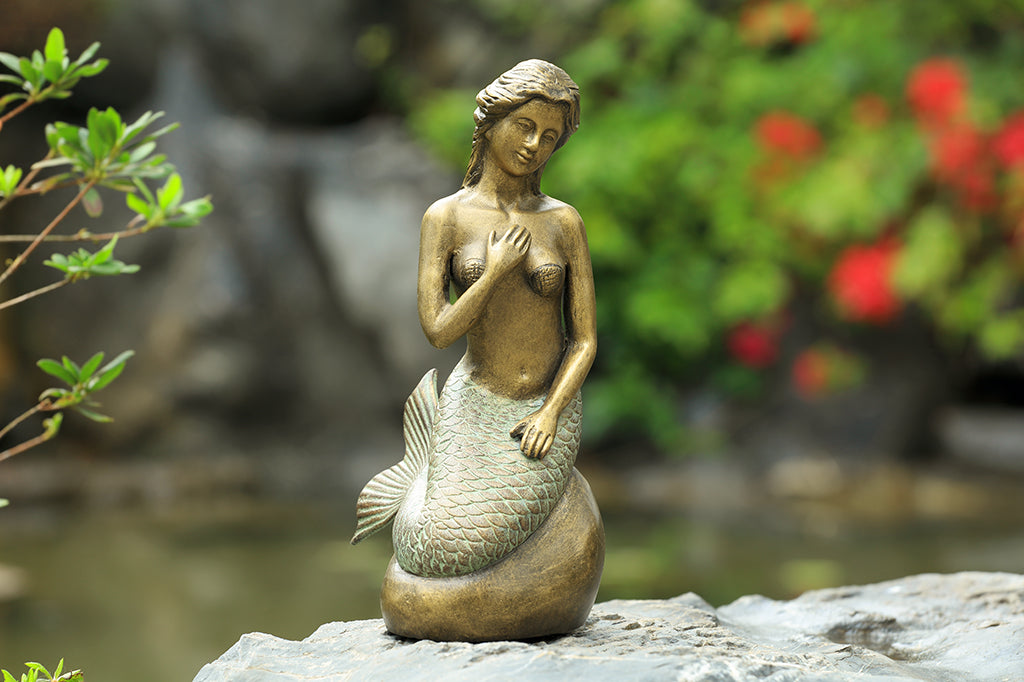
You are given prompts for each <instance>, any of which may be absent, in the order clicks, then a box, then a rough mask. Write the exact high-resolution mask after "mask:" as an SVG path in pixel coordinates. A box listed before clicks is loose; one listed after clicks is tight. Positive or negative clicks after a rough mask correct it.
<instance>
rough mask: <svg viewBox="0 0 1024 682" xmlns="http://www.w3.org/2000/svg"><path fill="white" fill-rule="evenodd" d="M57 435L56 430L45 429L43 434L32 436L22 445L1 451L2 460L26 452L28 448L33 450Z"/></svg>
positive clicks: (0, 459)
mask: <svg viewBox="0 0 1024 682" xmlns="http://www.w3.org/2000/svg"><path fill="white" fill-rule="evenodd" d="M55 435H57V433H56V432H55V431H51V430H50V429H46V430H45V431H43V432H42V433H41V434H39V435H38V436H36V437H35V438H32V439H31V440H27V441H25V442H24V443H22V444H21V445H15V446H14V447H13V448H8V449H7V450H4V451H3V452H0V462H2V461H4V460H5V459H9V458H11V457H14V456H15V455H20V454H21V453H23V452H25V451H26V450H31V449H32V448H34V447H35V446H37V445H42V444H43V443H45V442H46V441H48V440H50V439H51V438H53V437H54V436H55Z"/></svg>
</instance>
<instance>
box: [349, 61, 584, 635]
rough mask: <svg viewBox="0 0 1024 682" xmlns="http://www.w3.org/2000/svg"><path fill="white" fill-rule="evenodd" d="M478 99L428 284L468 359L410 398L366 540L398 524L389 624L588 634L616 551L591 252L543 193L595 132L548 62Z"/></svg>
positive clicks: (426, 270)
mask: <svg viewBox="0 0 1024 682" xmlns="http://www.w3.org/2000/svg"><path fill="white" fill-rule="evenodd" d="M476 103H477V109H476V111H475V112H474V114H473V117H474V119H475V121H476V130H475V132H474V134H473V148H472V154H471V156H470V161H469V168H468V170H467V172H466V176H465V179H464V181H463V184H462V189H460V190H459V191H458V192H456V193H455V194H453V195H451V196H448V197H445V198H443V199H440V200H438V201H437V202H435V203H434V204H433V205H432V206H431V207H430V208H429V209H428V210H427V212H426V214H425V215H424V217H423V223H422V226H421V230H420V254H419V274H418V285H417V303H418V308H419V317H420V324H421V325H422V327H423V331H424V333H425V334H426V336H427V339H428V340H429V341H430V342H431V343H432V344H433V345H434V346H436V347H438V348H445V347H447V346H449V345H450V344H452V343H454V342H455V341H456V340H458V339H460V338H462V337H463V336H465V337H466V353H465V355H464V356H463V358H462V359H461V361H460V362H459V363H458V365H457V366H456V367H455V369H454V370H453V371H452V373H451V375H450V376H449V377H448V380H447V381H446V382H445V384H444V387H443V389H442V390H441V392H440V395H438V392H437V372H436V370H431V371H429V372H428V373H427V374H426V376H424V377H423V379H422V380H421V381H420V383H419V385H418V386H417V387H416V389H415V390H414V391H413V393H412V395H411V396H410V397H409V399H408V401H407V402H406V406H405V414H404V437H405V445H406V447H405V457H404V459H403V460H402V461H401V462H399V463H398V464H396V465H395V466H393V467H391V468H390V469H387V470H386V471H384V472H382V473H380V474H378V475H377V476H375V477H374V478H373V479H372V480H371V481H370V482H369V483H368V484H367V485H366V487H365V488H364V489H363V491H362V493H361V494H360V496H359V500H358V502H357V508H356V516H357V526H356V533H355V535H354V537H353V538H352V543H353V544H355V543H356V542H359V541H360V540H362V539H363V538H365V537H367V536H368V535H370V534H372V533H374V532H376V531H377V530H379V529H381V528H383V527H384V526H386V525H387V524H388V523H389V522H391V521H392V520H393V521H394V525H393V529H392V538H393V542H394V548H395V555H394V558H393V559H392V561H391V563H390V565H389V567H388V570H387V573H386V574H385V578H384V585H383V588H382V591H381V609H382V612H383V615H384V621H385V624H386V625H387V627H388V630H389V631H391V632H392V633H394V634H398V635H403V636H408V637H416V638H427V639H436V640H465V641H485V640H497V639H525V638H531V637H540V636H547V635H553V634H560V633H564V632H568V631H570V630H572V629H575V628H577V627H579V626H580V625H582V624H583V622H584V621H585V620H586V617H587V615H588V614H589V612H590V608H591V606H593V603H594V598H595V596H596V593H597V587H598V583H599V582H600V576H601V569H602V566H603V562H604V530H603V526H602V524H601V517H600V514H599V512H598V510H597V505H596V503H595V502H594V498H593V495H592V494H591V492H590V488H589V486H588V485H587V482H586V480H585V479H584V478H583V477H582V476H581V475H580V474H579V472H578V471H576V470H575V468H574V463H575V460H576V453H577V451H578V449H579V444H580V427H581V400H580V388H581V386H582V384H583V380H584V379H585V378H586V375H587V373H588V372H589V370H590V366H591V364H592V363H593V361H594V356H595V353H596V326H595V302H594V281H593V274H592V272H591V265H590V255H589V251H588V248H587V238H586V232H585V230H584V227H583V222H582V220H581V219H580V216H579V214H578V213H577V212H576V210H575V209H574V208H573V207H572V206H569V205H568V204H565V203H563V202H561V201H558V200H556V199H553V198H551V197H548V196H546V195H544V194H543V193H541V191H540V180H541V175H542V173H543V172H544V168H545V165H546V164H547V161H548V159H549V158H550V157H551V155H552V154H553V153H554V152H555V151H556V150H557V149H558V148H559V147H561V146H562V145H563V144H565V142H566V140H568V138H569V136H570V135H571V134H572V133H573V132H575V131H576V129H577V128H578V127H579V112H580V106H579V89H578V88H577V86H576V84H575V83H574V82H573V81H572V79H571V78H570V77H569V76H568V74H566V72H565V71H563V70H562V69H560V68H558V67H557V66H555V65H553V64H550V63H548V62H545V61H541V60H536V59H534V60H529V61H525V62H522V63H520V64H518V65H516V66H515V67H513V68H512V69H510V70H509V71H507V72H506V73H504V74H502V75H501V76H499V77H498V78H497V79H496V80H495V81H494V82H493V83H491V84H490V85H488V86H487V87H486V88H484V89H483V90H481V91H480V93H479V94H478V95H477V98H476ZM452 292H454V294H453V293H452Z"/></svg>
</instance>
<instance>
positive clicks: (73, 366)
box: [60, 355, 82, 383]
mask: <svg viewBox="0 0 1024 682" xmlns="http://www.w3.org/2000/svg"><path fill="white" fill-rule="evenodd" d="M60 362H61V364H62V365H64V369H66V370H67V371H69V372H71V373H72V374H73V375H74V377H75V383H78V382H79V381H81V380H82V379H81V376H82V368H81V367H79V366H78V363H77V362H75V361H74V360H72V359H71V358H69V357H68V356H66V355H62V356H61V358H60Z"/></svg>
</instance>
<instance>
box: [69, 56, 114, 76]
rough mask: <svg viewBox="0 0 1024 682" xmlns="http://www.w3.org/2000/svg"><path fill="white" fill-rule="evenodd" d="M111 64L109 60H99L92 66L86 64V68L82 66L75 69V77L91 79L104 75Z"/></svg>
mask: <svg viewBox="0 0 1024 682" xmlns="http://www.w3.org/2000/svg"><path fill="white" fill-rule="evenodd" d="M109 63H110V62H109V60H107V59H97V60H96V61H95V62H93V63H92V64H86V65H85V66H80V67H78V68H77V69H75V75H76V76H80V77H82V78H91V77H92V76H95V75H98V74H100V73H102V72H103V70H104V69H106V68H107V64H109Z"/></svg>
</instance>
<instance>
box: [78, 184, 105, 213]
mask: <svg viewBox="0 0 1024 682" xmlns="http://www.w3.org/2000/svg"><path fill="white" fill-rule="evenodd" d="M82 207H83V208H84V209H85V212H86V214H87V215H88V216H89V217H90V218H99V217H100V216H101V215H103V197H101V196H100V193H99V192H97V191H96V188H95V187H92V188H90V189H89V191H88V192H86V193H85V196H84V197H82Z"/></svg>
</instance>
